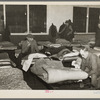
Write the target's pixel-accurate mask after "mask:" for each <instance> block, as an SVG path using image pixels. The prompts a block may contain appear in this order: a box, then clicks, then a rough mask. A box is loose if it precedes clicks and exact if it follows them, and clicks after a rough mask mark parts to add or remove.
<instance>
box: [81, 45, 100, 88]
mask: <svg viewBox="0 0 100 100" xmlns="http://www.w3.org/2000/svg"><path fill="white" fill-rule="evenodd" d="M89 50H90V48H89V47H88V46H85V47H83V48H82V49H81V50H80V55H81V58H82V62H81V69H82V70H83V71H85V72H87V73H88V75H89V76H91V85H92V86H93V87H94V88H100V86H99V82H100V80H98V79H99V77H100V58H99V57H98V56H97V55H95V54H93V53H91V52H90V51H89Z"/></svg>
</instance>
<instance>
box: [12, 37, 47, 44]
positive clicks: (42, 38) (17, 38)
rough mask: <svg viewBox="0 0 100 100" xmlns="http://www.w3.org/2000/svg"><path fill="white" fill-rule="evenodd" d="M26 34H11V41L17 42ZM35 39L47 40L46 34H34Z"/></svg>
mask: <svg viewBox="0 0 100 100" xmlns="http://www.w3.org/2000/svg"><path fill="white" fill-rule="evenodd" d="M25 37H26V35H11V36H10V39H11V42H12V43H14V44H18V43H19V42H20V41H21V40H23V39H25ZM35 39H36V41H48V40H49V38H48V35H35Z"/></svg>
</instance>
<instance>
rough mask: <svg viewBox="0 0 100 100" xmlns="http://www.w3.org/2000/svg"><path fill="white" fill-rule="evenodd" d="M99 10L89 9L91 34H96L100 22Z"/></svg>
mask: <svg viewBox="0 0 100 100" xmlns="http://www.w3.org/2000/svg"><path fill="white" fill-rule="evenodd" d="M99 12H100V9H99V8H90V9H89V32H96V30H97V24H98V22H99Z"/></svg>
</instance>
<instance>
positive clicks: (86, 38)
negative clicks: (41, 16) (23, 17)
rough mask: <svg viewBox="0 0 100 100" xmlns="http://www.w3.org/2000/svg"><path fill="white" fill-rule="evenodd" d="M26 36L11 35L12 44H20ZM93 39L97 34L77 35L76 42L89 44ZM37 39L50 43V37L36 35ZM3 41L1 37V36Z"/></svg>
mask: <svg viewBox="0 0 100 100" xmlns="http://www.w3.org/2000/svg"><path fill="white" fill-rule="evenodd" d="M25 37H26V36H25V35H11V36H10V39H11V42H12V43H14V44H16V45H17V44H18V43H19V42H20V41H21V40H23V39H25ZM92 38H95V34H75V40H82V41H84V42H89V40H91V39H92ZM35 39H36V40H37V41H48V40H49V35H35ZM0 41H1V36H0Z"/></svg>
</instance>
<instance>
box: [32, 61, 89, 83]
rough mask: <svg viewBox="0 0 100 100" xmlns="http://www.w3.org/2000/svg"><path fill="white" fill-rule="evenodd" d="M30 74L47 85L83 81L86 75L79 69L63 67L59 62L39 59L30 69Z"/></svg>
mask: <svg viewBox="0 0 100 100" xmlns="http://www.w3.org/2000/svg"><path fill="white" fill-rule="evenodd" d="M31 72H32V73H34V74H36V75H37V76H38V77H40V78H41V79H42V80H44V81H45V82H47V83H56V82H60V81H65V80H83V79H86V78H87V77H88V74H87V73H86V72H84V71H82V70H81V69H75V68H69V67H68V68H67V67H64V66H63V64H62V62H61V61H54V60H49V59H46V60H45V59H39V60H37V61H36V62H35V64H34V65H33V66H32V67H31Z"/></svg>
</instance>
